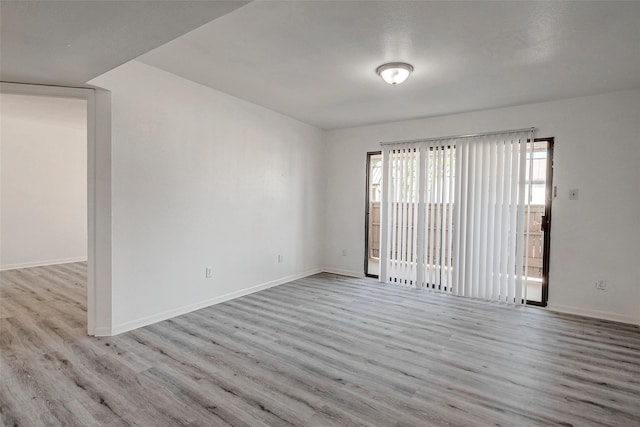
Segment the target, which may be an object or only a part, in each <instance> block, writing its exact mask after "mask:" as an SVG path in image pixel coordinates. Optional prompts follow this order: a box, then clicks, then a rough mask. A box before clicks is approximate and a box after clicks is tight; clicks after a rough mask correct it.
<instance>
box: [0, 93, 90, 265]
mask: <svg viewBox="0 0 640 427" xmlns="http://www.w3.org/2000/svg"><path fill="white" fill-rule="evenodd" d="M0 102H1V108H2V114H0V127H1V131H0V153H1V154H0V156H1V165H0V171H1V172H0V186H1V188H0V193H1V196H0V236H1V238H0V241H1V243H0V269H10V268H21V267H30V266H36V265H46V264H56V263H61V262H70V261H79V260H86V258H87V116H86V101H85V100H82V99H71V98H54V97H41V96H32V95H19V94H8V93H3V94H2V95H1V101H0Z"/></svg>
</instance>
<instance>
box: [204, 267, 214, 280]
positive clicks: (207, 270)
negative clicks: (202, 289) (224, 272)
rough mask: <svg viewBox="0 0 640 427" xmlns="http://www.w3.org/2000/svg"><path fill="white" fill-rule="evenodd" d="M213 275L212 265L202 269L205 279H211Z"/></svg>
mask: <svg viewBox="0 0 640 427" xmlns="http://www.w3.org/2000/svg"><path fill="white" fill-rule="evenodd" d="M212 276H213V267H207V268H205V269H204V277H205V279H211V277H212Z"/></svg>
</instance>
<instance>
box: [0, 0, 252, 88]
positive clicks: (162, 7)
mask: <svg viewBox="0 0 640 427" xmlns="http://www.w3.org/2000/svg"><path fill="white" fill-rule="evenodd" d="M246 3H247V2H246V1H214V2H206V1H205V2H203V1H96V0H78V1H52V0H49V1H6V0H2V2H1V3H0V12H1V13H0V15H1V17H0V52H1V55H2V57H1V61H0V78H1V80H2V81H6V82H20V83H38V84H49V85H63V86H84V83H86V82H88V81H89V80H91V79H92V78H94V77H96V76H99V75H100V74H103V73H104V72H106V71H109V70H111V69H113V68H115V67H117V66H119V65H121V64H123V63H125V62H127V61H129V60H131V59H133V58H135V57H137V56H139V55H141V54H143V53H145V52H147V51H148V50H150V49H153V48H155V47H157V46H160V45H161V44H163V43H166V42H167V41H169V40H172V39H174V38H175V37H177V36H179V35H182V34H184V33H186V32H188V31H191V30H193V29H194V28H197V27H199V26H201V25H202V24H205V23H207V22H209V21H211V20H212V19H215V18H218V17H219V16H222V15H224V14H226V13H229V12H231V11H232V10H235V9H237V8H239V7H241V6H243V5H245V4H246Z"/></svg>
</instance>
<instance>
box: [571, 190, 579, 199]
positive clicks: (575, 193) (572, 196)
mask: <svg viewBox="0 0 640 427" xmlns="http://www.w3.org/2000/svg"><path fill="white" fill-rule="evenodd" d="M569 200H578V189H577V188H574V189H573V190H569Z"/></svg>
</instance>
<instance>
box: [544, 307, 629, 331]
mask: <svg viewBox="0 0 640 427" xmlns="http://www.w3.org/2000/svg"><path fill="white" fill-rule="evenodd" d="M547 310H550V311H556V312H558V313H566V314H577V315H578V316H585V317H593V318H596V319H603V320H613V321H614V322H621V323H630V324H632V325H639V326H640V318H638V317H632V316H627V315H624V314H618V313H611V312H609V311H601V310H590V309H585V308H580V307H572V306H569V305H561V304H552V303H549V306H548V307H547Z"/></svg>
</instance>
